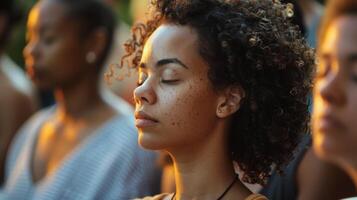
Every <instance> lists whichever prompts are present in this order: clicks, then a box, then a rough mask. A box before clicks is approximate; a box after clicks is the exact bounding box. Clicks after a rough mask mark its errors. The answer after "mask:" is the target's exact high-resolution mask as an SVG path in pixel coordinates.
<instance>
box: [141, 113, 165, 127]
mask: <svg viewBox="0 0 357 200" xmlns="http://www.w3.org/2000/svg"><path fill="white" fill-rule="evenodd" d="M158 123H159V121H158V120H156V119H155V118H153V117H151V116H150V115H149V114H147V113H145V112H144V111H136V112H135V125H136V127H137V128H146V127H152V126H156V125H157V124H158Z"/></svg>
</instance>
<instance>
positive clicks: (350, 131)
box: [313, 15, 357, 183]
mask: <svg viewBox="0 0 357 200" xmlns="http://www.w3.org/2000/svg"><path fill="white" fill-rule="evenodd" d="M356 20H357V16H356V15H345V16H340V17H338V18H336V19H335V20H334V21H332V22H331V23H330V25H329V26H328V28H327V29H326V30H327V32H326V35H325V37H324V39H323V42H322V43H321V45H320V49H319V64H318V68H317V76H316V80H315V81H316V84H315V88H314V113H313V131H314V134H313V136H314V140H313V141H314V144H313V145H314V148H315V150H316V152H317V154H318V155H319V156H320V157H321V158H323V159H325V160H328V161H332V162H334V163H337V164H339V165H340V166H342V167H343V168H344V169H345V170H347V172H349V174H350V175H351V176H352V177H353V179H354V180H355V183H357V181H356V180H357V178H356V177H357V176H356V175H357V159H356V148H355V145H356V144H357V131H356V130H357V117H356V110H357V46H356V44H357V39H356V38H357V28H356V27H357V22H356Z"/></svg>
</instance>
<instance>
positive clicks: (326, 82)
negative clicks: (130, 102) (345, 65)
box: [316, 64, 346, 106]
mask: <svg viewBox="0 0 357 200" xmlns="http://www.w3.org/2000/svg"><path fill="white" fill-rule="evenodd" d="M335 65H336V66H334V67H331V70H330V72H328V73H327V74H326V76H325V77H323V78H318V79H317V81H316V90H317V92H318V93H319V95H320V96H321V98H322V99H323V100H324V101H325V102H327V103H329V104H334V105H337V106H341V105H343V104H344V103H345V101H346V96H345V92H344V89H345V88H344V87H345V86H344V83H345V80H344V78H343V74H342V72H341V69H340V66H337V65H338V64H335Z"/></svg>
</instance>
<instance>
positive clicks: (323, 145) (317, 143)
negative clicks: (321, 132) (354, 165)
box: [313, 136, 338, 162]
mask: <svg viewBox="0 0 357 200" xmlns="http://www.w3.org/2000/svg"><path fill="white" fill-rule="evenodd" d="M336 145H337V144H335V142H333V141H330V140H329V139H328V138H326V137H324V136H319V137H314V140H313V148H314V151H315V152H316V155H317V156H318V157H319V158H321V159H322V160H325V161H328V162H331V161H334V159H333V158H334V157H336V154H338V153H337V149H338V148H337V146H336Z"/></svg>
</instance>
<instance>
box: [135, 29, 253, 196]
mask: <svg viewBox="0 0 357 200" xmlns="http://www.w3.org/2000/svg"><path fill="white" fill-rule="evenodd" d="M138 85H139V86H138V87H137V88H136V89H135V91H134V96H135V101H136V118H137V119H136V126H137V127H138V129H139V143H140V145H141V146H143V147H144V148H147V149H152V150H166V151H168V152H169V153H170V154H172V155H174V156H173V158H174V159H175V161H176V162H179V163H180V166H178V165H177V166H176V167H177V171H181V173H182V174H180V175H178V176H182V175H183V176H185V174H187V175H189V176H191V175H192V174H191V173H193V174H195V176H197V175H198V176H202V175H203V176H205V177H207V180H208V179H209V178H208V177H217V176H213V175H212V174H213V172H214V173H219V174H220V179H221V181H222V182H220V183H219V182H216V184H215V185H207V186H203V187H202V186H201V187H202V188H201V189H202V190H204V191H206V190H207V191H210V192H208V193H206V194H204V193H203V194H199V195H202V196H198V197H200V198H202V199H212V198H214V196H217V195H218V194H217V193H219V191H224V189H225V187H227V184H228V181H231V179H232V177H234V169H233V165H232V162H231V160H230V158H229V153H228V145H227V134H228V132H227V129H228V125H229V124H230V118H229V116H230V115H231V114H232V113H233V112H234V111H236V110H237V109H238V108H239V101H240V99H241V98H242V95H243V92H242V91H241V90H237V92H238V93H237V96H235V97H236V99H237V102H236V104H235V108H234V109H233V110H229V109H227V110H220V109H221V107H220V105H222V101H226V91H227V90H222V91H219V92H218V91H216V90H215V89H214V88H213V86H212V83H211V81H210V80H209V78H208V65H207V64H206V62H205V61H204V60H203V59H202V57H201V56H200V55H199V53H198V45H197V33H196V31H195V30H194V29H192V28H191V27H189V26H176V25H173V24H163V25H161V26H160V27H159V28H157V29H156V30H155V32H154V33H153V34H152V35H151V36H150V38H149V39H148V41H147V42H146V44H145V47H144V51H143V56H142V59H141V61H140V65H139V80H138ZM193 122H194V123H193ZM208 157H210V158H208ZM212 162H213V163H215V164H213V163H212ZM183 163H184V164H183ZM218 163H220V164H219V166H217V164H218ZM203 166H207V169H208V170H207V171H206V172H203V173H200V174H199V173H197V170H200V169H201V168H202V167H203ZM188 169H189V171H191V172H187V171H186V170H188ZM176 173H179V172H176ZM206 173H210V175H212V176H209V175H208V174H206ZM177 179H180V177H177ZM199 179H201V178H199ZM199 179H198V180H195V178H193V177H191V178H189V179H188V180H183V181H182V182H185V183H180V182H178V183H177V185H178V188H180V189H178V191H186V190H190V189H188V188H186V186H184V185H185V184H186V181H188V182H190V183H191V186H194V185H195V184H196V183H195V182H196V181H199ZM215 179H217V178H215ZM211 182H213V181H211ZM212 187H213V188H214V189H213V188H212ZM192 188H196V189H197V188H199V186H197V187H192ZM249 194H250V191H249V190H248V189H247V188H246V187H245V186H243V184H242V183H240V182H239V183H237V184H235V185H234V187H233V188H232V192H231V193H229V194H227V199H229V198H233V196H235V197H240V198H243V197H245V196H248V195H249ZM186 195H187V196H186ZM190 195H191V194H180V196H181V198H183V199H185V198H188V199H191V198H193V197H194V196H190ZM196 195H197V194H196Z"/></svg>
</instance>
